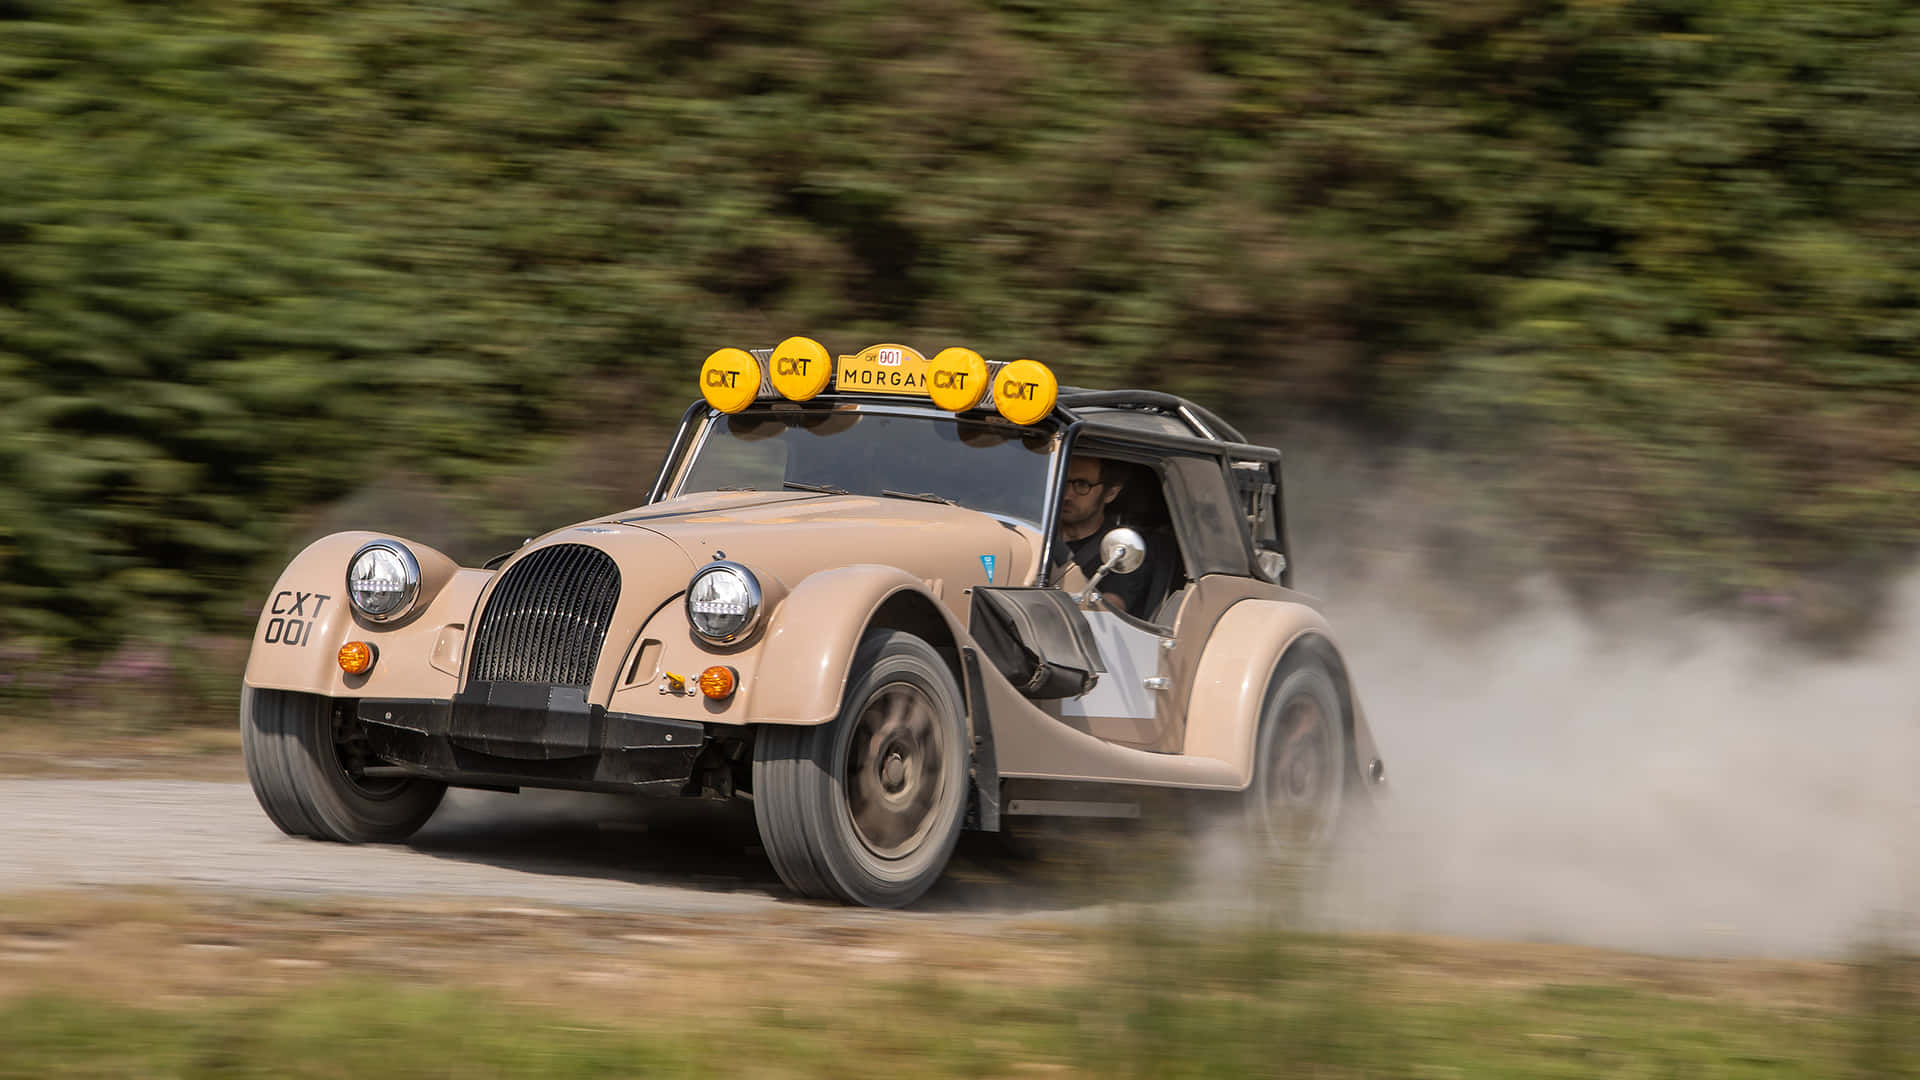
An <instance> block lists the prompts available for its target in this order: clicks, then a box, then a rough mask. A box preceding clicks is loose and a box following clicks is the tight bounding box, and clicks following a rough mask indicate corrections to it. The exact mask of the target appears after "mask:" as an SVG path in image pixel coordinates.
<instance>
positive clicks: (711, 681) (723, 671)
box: [700, 664, 736, 701]
mask: <svg viewBox="0 0 1920 1080" xmlns="http://www.w3.org/2000/svg"><path fill="white" fill-rule="evenodd" d="M735 680H736V677H735V675H734V673H733V669H732V668H730V667H721V666H720V665H718V664H715V665H714V666H713V667H710V668H708V669H707V670H705V671H703V672H701V673H700V692H701V693H703V694H705V695H707V696H708V697H709V698H712V699H713V700H714V701H725V700H726V699H727V698H730V697H732V696H733V688H734V685H735Z"/></svg>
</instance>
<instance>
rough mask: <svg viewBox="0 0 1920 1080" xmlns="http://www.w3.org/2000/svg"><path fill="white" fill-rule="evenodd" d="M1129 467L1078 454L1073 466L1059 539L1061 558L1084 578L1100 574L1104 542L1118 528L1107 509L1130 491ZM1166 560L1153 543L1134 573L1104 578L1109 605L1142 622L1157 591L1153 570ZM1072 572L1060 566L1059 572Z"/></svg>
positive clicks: (1102, 586)
mask: <svg viewBox="0 0 1920 1080" xmlns="http://www.w3.org/2000/svg"><path fill="white" fill-rule="evenodd" d="M1124 476H1125V473H1124V466H1122V465H1120V464H1119V463H1118V462H1114V461H1109V460H1107V459H1106V458H1096V457H1084V456H1078V455H1076V456H1075V457H1074V458H1073V459H1072V460H1070V461H1068V462H1067V479H1066V482H1065V483H1064V484H1062V485H1061V486H1060V514H1059V526H1060V527H1059V536H1060V545H1059V546H1058V547H1057V548H1056V549H1055V550H1056V553H1058V554H1061V555H1064V556H1065V557H1066V558H1067V559H1068V560H1070V561H1071V562H1072V563H1073V565H1075V566H1078V567H1079V568H1080V573H1081V574H1083V575H1085V576H1086V577H1088V578H1092V577H1093V574H1094V571H1096V570H1098V569H1100V539H1101V537H1104V536H1105V535H1107V530H1108V529H1109V528H1111V527H1112V526H1110V525H1108V523H1107V507H1108V505H1109V504H1110V503H1112V502H1113V500H1115V499H1117V498H1119V497H1120V492H1121V491H1123V490H1125V488H1126V483H1125V480H1124ZM1165 558H1166V552H1165V551H1164V550H1163V549H1162V546H1161V545H1158V544H1153V543H1151V542H1149V544H1148V546H1147V557H1146V559H1145V561H1143V562H1142V563H1141V564H1140V568H1139V569H1137V570H1135V571H1134V572H1133V573H1131V574H1108V575H1107V576H1106V577H1104V578H1101V579H1100V595H1101V596H1102V597H1104V598H1105V599H1106V601H1107V604H1108V606H1110V607H1112V608H1113V609H1114V610H1116V611H1124V612H1126V613H1127V614H1129V615H1132V616H1135V617H1136V618H1145V617H1147V616H1148V615H1150V614H1151V613H1150V612H1147V611H1145V610H1144V609H1145V607H1146V601H1147V590H1148V589H1149V588H1151V587H1152V582H1153V569H1154V567H1155V566H1156V565H1158V563H1159V561H1160V560H1164V559H1165ZM1065 567H1066V563H1064V562H1063V563H1060V564H1059V565H1057V566H1056V567H1055V568H1054V569H1055V571H1056V575H1057V572H1058V571H1059V570H1062V569H1064V568H1065Z"/></svg>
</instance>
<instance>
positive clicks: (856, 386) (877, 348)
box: [833, 345, 927, 396]
mask: <svg viewBox="0 0 1920 1080" xmlns="http://www.w3.org/2000/svg"><path fill="white" fill-rule="evenodd" d="M833 388H834V389H835V390H838V391H841V392H842V393H846V392H854V393H861V394H916V395H921V396H924V395H925V394H926V392H927V358H926V357H924V356H921V355H920V354H919V353H917V352H915V351H914V350H912V349H910V348H908V347H906V346H905V345H874V346H871V347H869V348H865V349H862V350H860V351H859V353H857V354H855V355H853V356H843V357H841V358H840V365H839V370H838V371H837V372H836V373H835V375H834V383H833Z"/></svg>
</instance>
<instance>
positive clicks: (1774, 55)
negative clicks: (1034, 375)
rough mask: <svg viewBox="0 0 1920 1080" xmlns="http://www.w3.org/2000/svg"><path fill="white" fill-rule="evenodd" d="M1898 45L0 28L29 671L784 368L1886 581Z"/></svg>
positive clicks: (624, 464)
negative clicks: (1243, 449)
mask: <svg viewBox="0 0 1920 1080" xmlns="http://www.w3.org/2000/svg"><path fill="white" fill-rule="evenodd" d="M1915 55H1920V11H1917V10H1916V9H1914V8H1913V7H1912V5H1910V4H1907V3H1905V2H1904V0H1830V2H1828V3H1824V4H1820V5H1812V6H1809V5H1805V4H1790V3H1785V2H1779V0H1644V2H1634V3H1625V2H1594V0H1584V2H1582V0H1451V2H1448V3H1435V2H1432V0H1368V2H1365V3H1358V4H1351V5H1326V4H1317V3H1307V2H1300V0H1274V2H1272V3H1267V4H1260V5H1228V6H1227V7H1226V8H1224V9H1223V8H1222V7H1221V6H1220V5H1210V4H1196V3H1187V2H1180V0H1175V2H1171V3H1169V2H1154V3H1144V2H1119V0H1116V2H1111V3H1105V4H1097V5H1088V4H1073V3H1034V2H1028V0H999V2H992V3H987V2H980V3H963V2H960V0H931V2H929V3H926V4H920V5H907V6H902V5H898V4H883V3H877V2H874V0H816V2H812V3H807V4H795V3H791V2H771V0H749V2H742V3H735V4H724V5H715V4H709V3H686V2H679V0H668V2H654V3H639V2H623V0H557V2H555V3H551V4H542V5H526V4H520V3H515V2H512V0H439V2H423V0H353V2H345V0H343V2H328V3H320V2H317V0H181V2H178V3H168V4H153V3H139V2H133V0H0V475H4V476H5V478H6V480H5V482H4V484H3V485H0V641H8V642H11V644H10V645H9V646H8V647H9V648H10V649H12V650H13V652H12V653H11V654H10V655H11V656H13V657H14V658H15V660H16V661H17V663H16V665H15V666H16V667H30V666H32V665H31V663H29V662H28V661H27V660H21V659H20V658H21V657H29V658H30V657H32V656H39V655H48V654H51V653H52V652H54V651H58V650H65V649H67V648H69V647H71V646H73V645H76V644H77V645H81V646H85V647H86V648H87V649H89V650H91V651H92V652H93V653H94V654H95V655H97V656H105V655H107V654H108V653H109V651H110V650H112V649H113V648H115V647H116V646H117V645H119V643H121V642H124V641H128V640H133V641H136V642H144V643H147V644H146V646H143V647H157V648H162V649H176V650H177V649H180V648H182V647H184V646H185V645H186V643H188V642H190V641H191V640H192V637H191V635H193V634H200V633H211V634H215V635H221V634H232V633H234V632H235V631H237V630H239V629H240V628H242V627H244V626H245V625H246V622H247V620H248V618H249V607H250V605H254V604H257V603H258V599H259V595H260V594H261V593H262V592H263V590H264V588H265V586H266V583H267V581H268V580H270V578H271V576H272V575H273V574H274V573H275V572H276V571H277V569H278V567H279V566H280V564H281V563H282V562H283V560H284V559H285V557H286V556H287V555H288V553H289V551H290V548H291V546H292V545H293V544H294V543H296V542H297V541H298V540H299V539H301V538H303V537H305V536H309V535H311V534H313V532H314V531H315V529H316V528H318V527H320V526H323V525H332V524H339V525H342V526H345V525H353V526H367V527H376V528H392V529H395V530H396V531H404V530H405V529H409V528H410V529H413V530H414V531H413V532H411V533H409V534H408V535H414V536H416V537H418V538H420V539H423V540H428V541H431V542H437V543H443V544H446V545H448V546H449V547H451V548H453V549H454V550H455V553H456V554H460V555H462V556H466V557H472V556H476V555H477V556H479V557H484V555H485V554H488V553H489V552H490V550H491V549H493V548H497V546H498V545H501V544H503V543H504V544H508V545H510V544H512V543H516V542H517V541H518V540H519V538H520V537H521V536H522V535H525V533H526V532H529V531H534V530H536V529H539V528H544V527H549V526H551V525H553V524H556V523H558V522H559V521H560V520H564V519H565V517H566V516H584V515H585V514H587V513H590V512H595V511H597V510H604V509H607V508H609V504H608V503H607V502H606V501H604V500H607V499H620V500H624V501H625V502H626V503H628V504H630V503H631V502H633V501H637V499H638V498H640V497H641V496H642V494H643V493H644V490H645V487H646V484H647V482H648V480H650V478H651V474H652V470H653V468H654V462H655V458H656V457H657V451H658V447H659V446H660V445H661V443H662V442H663V440H664V429H665V428H666V427H667V426H668V425H670V423H671V421H672V419H673V417H674V416H675V415H676V414H677V413H678V411H679V409H680V408H681V407H682V406H683V404H684V403H685V402H686V401H687V400H688V399H689V398H690V397H691V395H692V382H691V380H690V379H689V378H688V377H687V376H688V373H689V372H690V371H691V370H692V368H693V366H694V365H695V364H697V363H698V361H699V359H700V358H701V357H702V356H704V355H705V354H706V352H708V351H710V350H711V349H712V348H714V347H717V346H718V345H721V344H742V345H761V344H770V343H771V342H773V341H775V340H777V339H778V338H779V337H781V336H784V335H785V334H788V333H795V332H801V333H811V334H814V335H816V336H819V337H821V338H823V339H824V340H825V341H826V342H827V343H828V344H829V345H830V346H832V347H837V348H844V347H852V346H856V345H859V344H865V343H868V342H870V341H873V340H884V339H900V338H905V339H907V340H909V341H912V342H914V343H917V344H921V345H923V346H924V347H928V348H929V350H931V348H937V347H940V346H943V345H945V344H948V343H954V342H964V343H967V344H969V345H971V346H973V347H976V348H978V349H980V350H981V351H982V352H984V353H985V354H986V355H988V356H990V357H1012V356H1016V355H1033V356H1036V357H1039V358H1042V359H1045V360H1048V361H1051V362H1055V363H1056V364H1058V366H1059V367H1060V368H1061V369H1062V370H1063V372H1064V373H1065V374H1066V375H1067V376H1068V377H1069V378H1070V379H1071V380H1073V381H1076V382H1080V383H1085V384H1089V385H1110V384H1133V385H1142V386H1148V387H1155V388H1165V389H1172V390H1176V391H1181V392H1185V393H1189V394H1192V395H1194V396H1196V397H1198V398H1200V399H1201V400H1204V401H1206V402H1208V403H1209V404H1212V405H1215V406H1217V407H1220V408H1221V409H1222V410H1223V411H1225V412H1227V413H1229V414H1230V415H1231V416H1232V417H1233V418H1235V419H1236V420H1238V421H1240V422H1242V423H1243V425H1244V426H1247V427H1248V428H1250V429H1255V430H1259V431H1261V432H1263V433H1277V434H1276V437H1277V438H1279V439H1280V441H1282V442H1283V443H1284V441H1285V433H1284V432H1285V425H1286V422H1287V421H1288V420H1290V419H1296V418H1302V417H1308V416H1334V417H1338V418H1340V419H1341V421H1342V422H1343V423H1346V424H1349V425H1352V426H1353V427H1355V428H1357V429H1358V430H1361V431H1363V432H1366V433H1368V435H1369V437H1370V438H1373V439H1375V440H1377V441H1380V442H1385V443H1391V444H1393V445H1402V446H1407V447H1412V448H1414V451H1415V452H1414V460H1415V461H1416V462H1418V463H1419V465H1418V467H1419V468H1421V469H1424V470H1429V471H1430V472H1431V476H1432V477H1433V478H1434V479H1433V481H1432V483H1431V484H1430V485H1429V489H1431V490H1438V491H1441V492H1447V491H1453V492H1455V494H1454V495H1451V496H1443V497H1442V499H1441V501H1442V502H1444V504H1445V506H1444V509H1443V511H1442V513H1443V516H1444V517H1445V521H1444V522H1443V524H1444V525H1445V528H1446V529H1447V530H1452V531H1451V533H1450V534H1449V535H1450V536H1451V540H1449V543H1450V544H1452V545H1453V546H1458V547H1465V548H1471V549H1484V550H1486V551H1488V552H1490V553H1491V555H1490V556H1489V557H1490V558H1493V559H1494V560H1495V563H1494V564H1493V565H1495V567H1496V569H1499V570H1502V571H1508V570H1511V569H1512V568H1513V567H1516V566H1521V567H1525V566H1537V567H1539V568H1542V569H1545V570H1549V571H1552V572H1555V573H1558V574H1560V575H1561V576H1563V577H1564V578H1566V579H1567V580H1568V581H1570V582H1572V583H1573V584H1574V585H1575V587H1576V588H1599V587H1601V586H1604V585H1606V584H1607V583H1609V582H1614V581H1617V580H1619V579H1620V578H1621V577H1622V576H1623V575H1645V574H1652V575H1655V576H1657V577H1660V578H1662V579H1664V580H1668V581H1670V582H1673V583H1675V584H1676V585H1677V586H1679V587H1680V588H1682V589H1683V590H1685V591H1687V592H1688V593H1690V594H1691V595H1694V596H1697V597H1699V598H1702V599H1705V600H1709V601H1716V600H1717V601H1724V600H1726V599H1729V598H1737V597H1739V596H1742V595H1749V594H1753V593H1755V592H1787V593H1790V592H1791V591H1792V590H1793V589H1794V588H1796V583H1797V582H1799V581H1801V580H1803V579H1804V578H1806V577H1807V576H1809V575H1817V574H1823V573H1832V572H1835V571H1844V572H1850V573H1856V574H1861V575H1864V576H1871V575H1875V574H1878V573H1881V572H1883V571H1884V570H1885V569H1886V568H1887V567H1889V566H1891V565H1893V564H1894V563H1895V562H1896V561H1897V560H1900V559H1903V558H1904V557H1905V556H1906V555H1907V554H1908V553H1910V552H1911V550H1912V549H1913V546H1914V542H1915V540H1916V538H1917V536H1920V513H1917V512H1916V511H1915V509H1914V507H1915V506H1917V505H1920V502H1916V500H1914V499H1913V498H1911V496H1912V495H1914V494H1915V493H1916V492H1920V439H1916V437H1915V435H1914V432H1916V431H1920V394H1916V390H1917V389H1920V365H1916V360H1917V359H1920V305H1917V304H1916V290H1920V244H1916V243H1915V239H1916V234H1917V233H1920V213H1917V212H1916V211H1917V210H1920V189H1916V187H1915V185H1914V184H1913V183H1912V177H1913V174H1914V171H1915V168H1916V166H1920V66H1917V65H1915V64H1914V63H1913V62H1912V57H1913V56H1915ZM1448 485H1452V486H1451V487H1449V486H1448ZM343 500H344V501H343ZM354 500H359V501H358V502H356V501H354ZM327 507H333V508H335V509H334V510H332V511H329V510H327V509H326V508H327ZM342 507H350V508H355V509H357V510H359V511H362V513H361V514H360V516H358V517H356V518H355V519H354V520H351V521H346V520H340V508H342ZM375 511H378V512H377V513H376V512H375ZM543 515H547V516H543ZM1300 527H1301V528H1303V529H1307V530H1321V529H1326V528H1329V527H1331V524H1330V523H1326V522H1304V523H1302V524H1301V526H1300ZM1414 539H1415V540H1420V539H1421V538H1420V537H1417V536H1416V537H1415V538H1414ZM1436 542H1437V541H1436Z"/></svg>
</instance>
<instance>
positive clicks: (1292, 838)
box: [1247, 664, 1347, 859]
mask: <svg viewBox="0 0 1920 1080" xmlns="http://www.w3.org/2000/svg"><path fill="white" fill-rule="evenodd" d="M1277 678H1278V685H1277V686H1275V687H1274V688H1273V690H1272V692H1271V693H1269V694H1268V696H1267V704H1266V708H1265V709H1264V710H1263V712H1262V713H1261V716H1260V735H1259V741H1258V743H1257V744H1256V753H1255V756H1254V773H1253V785H1252V787H1251V788H1250V789H1249V790H1248V791H1247V817H1248V823H1249V825H1251V827H1252V830H1253V832H1254V835H1255V838H1256V840H1257V841H1258V842H1260V843H1262V844H1263V845H1264V846H1265V847H1266V849H1267V851H1268V852H1269V853H1270V854H1272V855H1274V856H1277V857H1281V858H1294V859H1299V858H1307V859H1313V858H1317V857H1319V856H1321V855H1324V854H1325V853H1326V852H1327V850H1328V849H1329V848H1330V847H1331V846H1332V844H1333V836H1334V828H1335V826H1337V825H1338V824H1339V819H1340V808H1341V805H1342V800H1343V798H1344V796H1345V792H1346V778H1347V767H1346V761H1347V731H1346V724H1345V723H1343V722H1342V720H1341V711H1340V693H1339V691H1338V690H1336V689H1335V688H1334V685H1333V678H1332V676H1330V675H1328V674H1327V673H1326V671H1325V670H1324V669H1322V668H1320V667H1318V666H1316V665H1311V664H1308V665H1303V666H1300V667H1296V668H1293V669H1291V670H1282V671H1281V672H1280V673H1279V674H1278V676H1277Z"/></svg>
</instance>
